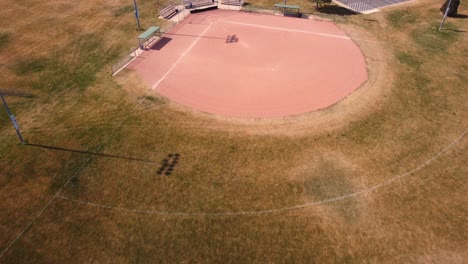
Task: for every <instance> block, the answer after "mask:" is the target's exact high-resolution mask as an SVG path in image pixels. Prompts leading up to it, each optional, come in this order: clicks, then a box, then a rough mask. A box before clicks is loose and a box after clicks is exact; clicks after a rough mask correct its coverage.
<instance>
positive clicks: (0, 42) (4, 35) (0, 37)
mask: <svg viewBox="0 0 468 264" xmlns="http://www.w3.org/2000/svg"><path fill="white" fill-rule="evenodd" d="M10 40H11V34H10V33H8V32H0V49H2V48H3V47H4V46H6V44H8V42H10Z"/></svg>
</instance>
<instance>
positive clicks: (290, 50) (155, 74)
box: [130, 10, 367, 117]
mask: <svg viewBox="0 0 468 264" xmlns="http://www.w3.org/2000/svg"><path fill="white" fill-rule="evenodd" d="M130 68H132V69H134V70H136V71H137V72H138V73H139V74H140V75H141V77H142V78H143V79H144V80H145V81H146V82H147V83H148V84H149V85H150V86H151V88H152V89H154V91H156V92H158V93H159V94H161V95H163V96H165V97H167V98H169V99H171V100H173V101H175V102H177V103H180V104H182V105H185V106H188V107H191V108H194V109H196V110H199V111H203V112H209V113H214V114H219V115H224V116H234V117H283V116H289V115H297V114H301V113H305V112H310V111H313V110H317V109H321V108H325V107H327V106H330V105H332V104H334V103H336V102H337V101H339V100H340V99H342V98H344V97H345V96H346V95H348V94H350V93H351V92H352V91H353V90H355V89H357V88H358V87H359V86H360V85H361V84H363V83H364V82H365V81H366V80H367V71H366V64H365V60H364V57H363V55H362V53H361V51H360V49H359V48H358V47H357V46H356V44H355V43H354V42H353V41H352V40H351V39H350V38H349V37H348V36H347V35H346V34H345V33H344V32H343V31H342V30H340V29H339V28H338V27H337V26H335V25H334V24H333V23H331V22H323V21H312V20H307V19H299V18H290V17H279V16H271V15H260V14H252V13H245V12H237V11H224V10H213V11H207V12H202V13H197V14H191V15H189V16H188V17H187V18H186V19H185V20H184V21H183V22H181V23H180V24H179V25H177V26H176V27H174V28H172V29H171V30H170V31H169V32H168V33H167V34H165V35H164V38H163V39H161V40H160V41H159V42H158V43H156V44H155V45H154V46H153V47H151V48H150V49H149V50H148V51H146V52H144V53H143V54H142V55H141V56H140V57H139V58H138V59H137V60H135V61H134V62H133V63H132V64H131V65H130Z"/></svg>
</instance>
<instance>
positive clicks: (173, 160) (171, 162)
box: [156, 153, 180, 176]
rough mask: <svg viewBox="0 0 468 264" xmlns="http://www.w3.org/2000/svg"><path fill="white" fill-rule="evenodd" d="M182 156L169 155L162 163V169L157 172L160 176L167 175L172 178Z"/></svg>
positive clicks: (177, 154)
mask: <svg viewBox="0 0 468 264" xmlns="http://www.w3.org/2000/svg"><path fill="white" fill-rule="evenodd" d="M179 157H180V154H179V153H176V154H169V155H167V158H166V159H163V161H162V162H161V167H159V169H158V171H157V172H156V173H157V174H158V175H163V174H164V175H166V176H170V175H171V173H172V172H173V171H174V168H175V166H176V165H177V163H179Z"/></svg>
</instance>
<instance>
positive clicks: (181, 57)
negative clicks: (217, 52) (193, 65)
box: [151, 23, 213, 90]
mask: <svg viewBox="0 0 468 264" xmlns="http://www.w3.org/2000/svg"><path fill="white" fill-rule="evenodd" d="M212 25H213V23H211V24H210V25H209V26H208V27H207V28H206V29H205V30H204V31H203V32H202V33H201V35H200V36H198V38H197V39H195V41H194V42H193V43H192V45H190V47H188V49H187V50H186V51H185V52H184V53H182V56H180V58H179V59H178V60H177V61H176V62H175V63H174V65H172V67H171V68H170V69H169V70H168V71H167V72H166V74H164V75H163V77H161V79H159V80H158V81H157V82H156V83H155V84H154V85H153V88H151V89H152V90H154V89H156V87H158V85H159V84H160V83H161V82H162V81H163V80H164V79H166V77H167V75H169V73H171V72H172V70H173V69H174V68H175V67H176V66H177V64H179V62H180V61H181V60H182V59H183V58H184V57H185V55H187V53H189V52H190V50H192V48H193V47H194V46H195V45H196V44H197V42H198V41H199V40H200V38H201V37H203V36H204V35H205V33H206V32H207V31H208V30H209V29H210V28H211V26H212Z"/></svg>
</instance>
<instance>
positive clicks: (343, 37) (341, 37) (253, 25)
mask: <svg viewBox="0 0 468 264" xmlns="http://www.w3.org/2000/svg"><path fill="white" fill-rule="evenodd" d="M219 22H224V23H229V24H235V25H241V26H247V27H257V28H265V29H271V30H280V31H287V32H297V33H305V34H312V35H318V36H322V37H330V38H339V39H349V40H350V39H351V38H350V37H347V36H339V35H332V34H325V33H319V32H313V31H304V30H297V29H289V28H280V27H269V26H261V25H255V24H249V23H240V22H232V21H226V20H221V21H219Z"/></svg>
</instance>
